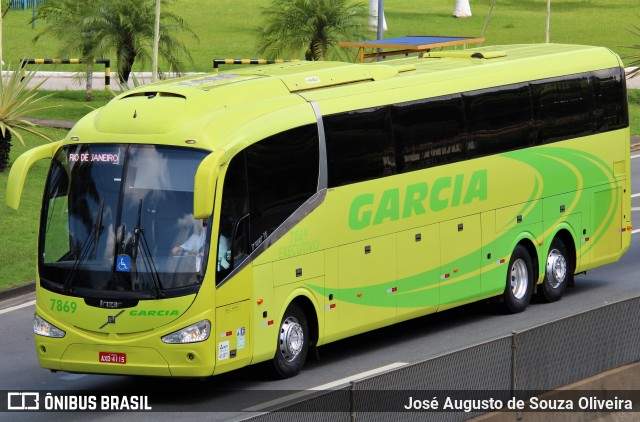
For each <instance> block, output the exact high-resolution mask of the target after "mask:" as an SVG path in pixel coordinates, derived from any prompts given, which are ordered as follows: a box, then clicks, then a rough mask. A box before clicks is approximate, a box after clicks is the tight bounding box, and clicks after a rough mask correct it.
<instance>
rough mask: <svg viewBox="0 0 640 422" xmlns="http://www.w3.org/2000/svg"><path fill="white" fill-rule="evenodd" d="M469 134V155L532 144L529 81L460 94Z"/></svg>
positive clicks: (532, 128) (481, 154) (533, 141)
mask: <svg viewBox="0 0 640 422" xmlns="http://www.w3.org/2000/svg"><path fill="white" fill-rule="evenodd" d="M463 98H464V106H465V107H464V109H465V113H466V117H467V125H468V128H469V132H470V134H471V138H472V139H471V141H470V143H469V158H475V157H481V156H485V155H491V154H498V153H501V152H507V151H512V150H515V149H520V148H528V147H532V146H534V143H535V130H534V127H533V110H532V107H531V94H530V93H529V85H528V84H526V83H523V84H514V85H507V86H500V87H494V88H488V89H482V90H478V91H471V92H468V93H465V94H463Z"/></svg>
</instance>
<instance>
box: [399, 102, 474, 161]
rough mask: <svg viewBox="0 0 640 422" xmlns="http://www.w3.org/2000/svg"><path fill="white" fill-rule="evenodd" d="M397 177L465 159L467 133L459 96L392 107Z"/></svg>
mask: <svg viewBox="0 0 640 422" xmlns="http://www.w3.org/2000/svg"><path fill="white" fill-rule="evenodd" d="M391 121H392V122H393V135H394V139H395V142H396V147H397V150H398V153H397V159H396V162H397V165H398V173H406V172H409V171H415V170H422V169H425V168H429V167H434V166H439V165H442V164H448V163H455V162H457V161H462V160H464V159H465V158H466V154H467V147H466V145H467V139H468V137H467V133H466V129H465V121H464V112H463V107H462V97H461V96H460V94H454V95H445V96H442V97H435V98H427V99H424V100H416V101H409V102H406V103H400V104H394V105H392V106H391Z"/></svg>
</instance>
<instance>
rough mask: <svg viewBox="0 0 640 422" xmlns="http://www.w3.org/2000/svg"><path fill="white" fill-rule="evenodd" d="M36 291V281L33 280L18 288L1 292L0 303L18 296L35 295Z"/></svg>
mask: <svg viewBox="0 0 640 422" xmlns="http://www.w3.org/2000/svg"><path fill="white" fill-rule="evenodd" d="M35 291H36V281H35V280H31V281H30V282H28V283H27V284H23V285H22V286H18V287H10V288H8V289H6V290H2V291H0V301H3V300H7V299H13V298H16V297H18V296H22V295H26V294H29V293H34V292H35Z"/></svg>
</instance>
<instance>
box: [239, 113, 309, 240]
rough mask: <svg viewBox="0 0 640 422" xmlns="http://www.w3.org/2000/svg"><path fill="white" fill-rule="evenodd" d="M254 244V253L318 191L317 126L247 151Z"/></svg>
mask: <svg viewBox="0 0 640 422" xmlns="http://www.w3.org/2000/svg"><path fill="white" fill-rule="evenodd" d="M245 151H246V159H247V175H248V180H249V212H250V215H251V223H250V224H251V236H250V240H251V244H252V249H255V248H256V247H258V246H259V245H260V243H262V241H263V240H264V239H266V237H267V236H268V235H269V234H270V233H271V232H273V231H274V230H275V229H276V228H277V227H278V226H279V225H280V224H282V222H283V221H284V220H286V219H287V217H288V216H289V215H291V213H293V212H294V211H295V210H296V209H297V208H298V207H299V206H300V205H302V203H304V202H305V201H306V200H307V199H308V198H309V197H310V196H311V195H313V194H314V193H315V192H316V190H317V187H318V168H319V160H320V158H319V146H318V131H317V129H316V126H315V125H308V126H303V127H299V128H295V129H291V130H288V131H286V132H282V133H279V134H276V135H273V136H271V137H269V138H267V139H264V140H262V141H260V142H258V143H256V144H253V145H251V146H250V147H248V148H247V149H246V150H245Z"/></svg>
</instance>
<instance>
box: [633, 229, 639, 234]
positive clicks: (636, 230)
mask: <svg viewBox="0 0 640 422" xmlns="http://www.w3.org/2000/svg"><path fill="white" fill-rule="evenodd" d="M636 233H640V229H635V230H634V231H632V232H631V234H636Z"/></svg>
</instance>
